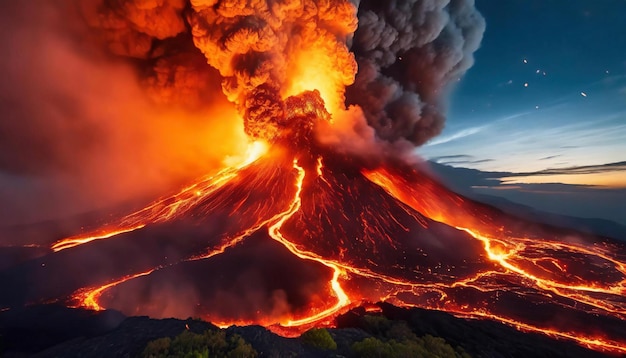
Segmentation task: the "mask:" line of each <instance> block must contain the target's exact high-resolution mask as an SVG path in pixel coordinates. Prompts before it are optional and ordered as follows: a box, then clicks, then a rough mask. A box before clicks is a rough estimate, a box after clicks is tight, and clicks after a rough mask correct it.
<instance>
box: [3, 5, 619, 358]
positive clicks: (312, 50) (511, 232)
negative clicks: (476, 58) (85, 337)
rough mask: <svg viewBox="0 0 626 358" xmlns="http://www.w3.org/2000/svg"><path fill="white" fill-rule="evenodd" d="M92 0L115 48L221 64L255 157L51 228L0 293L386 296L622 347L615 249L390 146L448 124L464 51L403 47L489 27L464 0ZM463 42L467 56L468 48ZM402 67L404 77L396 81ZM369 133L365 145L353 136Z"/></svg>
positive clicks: (29, 297) (255, 319)
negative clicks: (526, 216) (502, 202)
mask: <svg viewBox="0 0 626 358" xmlns="http://www.w3.org/2000/svg"><path fill="white" fill-rule="evenodd" d="M85 3H95V4H96V5H98V6H99V7H98V6H96V9H99V10H98V11H100V13H99V14H100V16H99V17H98V16H91V17H88V18H89V19H91V20H92V21H91V22H90V25H91V26H93V27H95V28H97V29H98V31H100V33H101V36H102V37H103V38H104V39H105V41H108V42H109V45H111V48H112V49H113V51H114V52H116V53H117V54H119V55H124V56H130V55H131V53H129V51H130V52H132V55H133V56H134V57H136V58H137V57H139V58H140V57H141V56H144V55H145V56H147V53H148V52H149V51H154V53H163V51H166V50H167V49H170V48H172V47H173V46H172V45H171V43H170V42H167V41H166V40H164V39H172V38H174V39H181V38H183V39H185V38H186V39H187V40H189V41H192V42H193V44H194V46H195V47H194V48H195V49H196V51H198V50H199V52H200V53H202V54H204V55H205V57H206V59H207V62H208V64H209V65H211V66H212V67H214V68H215V69H217V71H219V74H220V76H221V77H222V80H223V81H222V88H223V90H224V94H225V95H226V97H227V98H228V100H230V101H231V102H232V103H233V104H234V106H236V107H237V109H238V110H239V112H240V114H241V116H242V118H243V121H244V128H245V131H246V134H247V135H248V136H249V138H250V140H251V144H250V148H249V152H248V153H247V154H246V155H243V156H242V158H240V160H239V162H238V163H231V165H229V166H227V167H225V168H224V169H223V170H222V171H220V172H219V173H217V174H215V175H212V176H209V177H205V178H201V179H199V180H197V181H195V182H194V183H192V184H191V185H189V186H187V187H185V188H183V189H181V190H180V191H178V192H177V193H175V194H173V195H169V196H165V197H163V198H161V199H159V200H156V201H154V202H153V203H151V204H149V205H148V206H146V207H145V208H142V209H140V210H137V211H135V212H132V213H130V214H127V215H121V216H119V217H118V218H116V219H113V220H110V221H109V222H108V223H106V224H104V225H101V226H100V227H96V228H93V229H90V230H86V231H85V232H84V233H81V234H79V235H76V236H72V237H67V238H63V239H61V240H58V241H56V242H54V243H52V244H51V246H50V252H49V253H48V254H47V255H45V256H44V257H41V258H38V259H36V260H33V262H32V263H30V265H31V266H28V265H22V266H16V267H13V268H10V269H8V270H5V272H4V276H3V278H1V279H2V280H11V279H10V278H11V277H22V278H23V279H22V283H19V282H13V281H12V284H13V287H14V290H13V291H12V292H11V293H10V294H4V295H1V296H0V304H1V305H2V307H11V306H16V305H19V304H23V303H25V302H50V301H58V302H63V303H65V304H67V305H69V306H74V307H84V308H89V309H93V310H102V309H107V308H115V309H119V310H121V311H123V312H125V313H127V314H149V315H152V316H179V317H188V316H196V317H197V316H200V317H202V318H204V319H206V320H208V321H212V322H215V323H217V324H219V325H223V326H228V325H231V324H261V325H264V326H266V327H268V328H269V329H271V330H273V331H275V332H278V333H281V334H283V335H296V334H299V333H301V332H303V331H305V330H307V329H309V328H311V327H319V326H332V325H333V320H334V318H335V317H336V316H337V315H339V314H340V313H342V312H345V311H347V310H348V309H350V308H352V307H356V306H359V305H361V304H364V303H367V302H379V301H385V302H389V303H392V304H394V305H397V306H402V307H422V308H428V309H435V310H442V311H446V312H450V313H452V314H454V315H456V316H460V317H466V318H472V319H491V320H496V321H499V322H503V323H505V324H508V325H511V326H514V327H516V328H518V329H520V330H523V331H532V332H540V333H543V334H546V335H549V336H552V337H555V338H561V339H569V340H573V341H576V342H577V343H579V344H581V345H583V346H586V347H589V348H591V349H594V350H599V351H606V352H613V353H626V339H625V338H624V337H626V332H624V328H623V320H624V318H625V317H626V248H625V247H624V245H622V244H619V243H616V242H613V241H611V240H609V239H603V238H598V237H595V236H591V235H586V234H582V233H578V232H574V231H569V230H565V229H558V228H554V227H550V226H546V225H539V224H535V223H530V222H526V221H524V220H521V219H519V218H516V217H514V216H511V215H508V214H506V213H504V212H501V211H499V210H497V209H494V208H492V207H489V206H487V205H484V204H481V203H478V202H474V201H472V200H469V199H467V198H464V197H462V196H460V195H457V194H456V193H454V192H452V191H450V190H448V189H447V188H446V187H445V186H443V185H441V184H440V183H438V182H437V181H436V180H434V179H433V178H432V177H430V176H428V175H427V174H425V173H424V172H423V171H421V170H420V169H418V168H415V167H414V166H411V165H409V164H407V163H406V162H404V161H401V160H399V159H397V155H394V153H396V154H397V153H398V152H399V151H400V149H398V148H402V145H394V143H395V144H398V143H404V144H407V143H409V142H412V143H414V144H420V143H423V142H424V140H426V138H428V137H430V136H432V135H433V134H435V133H436V132H437V131H438V130H439V129H440V128H439V127H440V125H441V122H440V119H441V118H442V115H441V112H440V111H439V109H438V103H439V99H438V97H437V93H439V92H441V91H443V90H444V89H445V88H446V87H447V84H448V83H449V82H450V81H453V80H455V79H456V78H457V77H458V76H459V75H461V74H462V73H463V72H464V71H465V70H466V69H467V68H468V67H469V66H470V65H471V60H468V59H467V58H464V57H463V56H460V57H459V56H451V58H456V62H454V61H453V60H450V59H448V58H443V57H442V58H439V60H440V62H437V63H436V64H433V63H431V64H430V65H429V64H428V63H427V62H428V61H416V63H418V64H419V66H434V67H433V71H432V72H428V73H426V74H424V73H425V72H420V69H423V68H421V67H420V68H417V69H416V68H414V67H406V66H408V65H405V64H402V63H400V62H402V61H403V60H402V57H404V58H406V59H411V58H413V59H416V58H418V57H419V56H425V54H429V53H431V51H437V50H438V49H441V48H442V47H441V45H443V43H440V42H437V41H443V40H441V39H449V38H450V36H454V35H455V34H456V35H459V36H461V35H463V36H466V35H467V34H468V33H469V34H472V33H473V32H472V31H469V30H468V31H465V32H464V31H460V30H462V29H463V26H467V24H468V23H472V22H471V21H469V20H472V21H474V23H473V24H479V25H480V24H481V21H482V20H481V18H480V17H479V15H477V12H475V10H474V9H473V4H472V2H471V1H460V0H458V1H452V2H450V4H448V2H445V1H441V2H439V1H433V2H432V3H433V8H432V9H430V10H429V12H428V13H432V14H434V15H433V16H435V20H437V21H434V20H433V19H431V20H432V21H431V20H429V21H424V20H419V21H418V20H411V21H409V22H408V23H409V26H410V29H405V30H406V31H404V32H402V31H398V29H399V28H400V27H401V26H403V25H402V24H406V23H407V22H403V21H400V17H401V16H408V17H409V18H410V19H412V17H411V16H413V15H414V16H415V18H416V19H417V18H420V16H417V15H418V14H419V13H421V12H423V11H424V9H422V7H420V5H419V4H420V2H415V1H400V2H398V4H397V8H392V7H389V6H383V5H380V4H375V3H374V2H367V1H363V2H362V3H361V4H360V5H359V7H358V8H357V6H356V5H355V4H353V3H352V2H349V1H341V0H335V1H312V0H310V1H254V2H247V3H246V2H241V1H216V0H193V1H191V2H190V3H187V2H186V1H161V2H155V4H156V3H158V4H160V5H154V6H152V5H146V4H144V5H142V6H139V5H137V4H135V3H136V2H135V1H128V2H124V1H121V2H115V4H109V2H102V1H91V2H85ZM137 3H138V2H137ZM244 3H246V4H247V5H246V4H244ZM105 5H106V6H105ZM85 6H87V5H85ZM107 6H113V7H115V6H118V7H119V8H114V9H110V8H108V7H107ZM151 6H152V7H151ZM403 7H407V9H409V10H411V11H413V12H411V11H408V12H406V11H403ZM88 10H89V9H88ZM92 10H93V9H92ZM357 10H358V20H359V22H360V23H359V30H358V31H357V32H356V34H353V33H354V31H355V30H356V29H357ZM85 11H86V13H87V14H91V15H94V13H93V11H92V12H89V11H87V10H85ZM420 11H421V12H420ZM439 13H442V14H443V13H445V14H447V15H445V16H443V15H442V16H441V17H438V16H436V15H437V14H439ZM95 14H98V12H97V11H96V13H95ZM106 16H110V17H115V18H116V19H117V21H118V22H117V23H114V22H111V21H105V20H106ZM149 18H151V19H158V20H159V21H153V22H151V21H146V19H149ZM468 19H469V20H468ZM109 20H110V19H109ZM420 21H423V22H420ZM446 21H449V22H447V23H446ZM179 22H180V23H179ZM113 24H116V25H115V26H113ZM124 24H126V25H128V28H127V29H124V28H123V25H124ZM179 25H180V26H179ZM483 25H484V24H483ZM161 26H165V27H166V29H167V30H169V32H168V31H159V30H162V28H161ZM478 28H480V26H478ZM187 30H188V31H189V33H186V32H185V31H187ZM418 30H419V31H418ZM457 30H458V31H457ZM377 31H378V32H377ZM394 31H395V32H394ZM420 31H421V32H424V33H435V34H437V36H434V37H433V36H431V37H428V36H425V37H420V36H417V35H415V34H416V33H417V32H420ZM476 31H478V32H480V34H481V35H482V30H476ZM376 34H378V35H379V36H375V35H376ZM384 34H386V35H389V36H391V35H390V34H395V35H394V36H395V37H394V38H393V39H391V40H390V41H384V39H383V38H382V37H381V36H383V35H384ZM409 34H412V35H411V36H409ZM438 34H443V35H442V36H441V37H438ZM185 35H188V37H185ZM396 35H397V36H396ZM413 35H415V36H413ZM422 35H423V34H422ZM405 36H408V37H409V38H405ZM135 37H137V38H139V39H145V38H146V37H147V38H152V39H153V42H152V47H149V48H147V49H146V54H143V55H142V54H138V53H136V51H140V50H141V47H137V46H135V47H133V46H126V47H124V46H118V45H120V43H126V42H124V41H127V42H128V41H131V42H132V40H133V39H135ZM425 38H427V39H425ZM155 39H156V40H155ZM428 39H429V40H428ZM437 39H440V40H437ZM470 40H471V41H470ZM142 41H143V40H142ZM350 43H352V50H353V52H350V49H349V47H348V44H350ZM159 46H162V47H159ZM459 46H460V47H459V48H458V50H459V51H460V52H459V53H460V54H461V55H462V54H467V53H469V54H471V52H473V51H474V50H475V49H476V48H477V46H478V44H477V43H476V41H475V39H474V40H472V39H471V38H469V39H468V41H464V42H463V44H462V45H459ZM155 48H159V50H158V51H157V50H155ZM133 51H134V52H133ZM177 51H179V48H178V47H177ZM441 51H442V52H443V53H446V54H448V53H454V51H453V50H452V49H451V48H445V51H444V50H441ZM398 54H401V55H403V56H398ZM155 56H156V55H155ZM426 57H428V58H431V60H432V58H436V56H435V57H432V56H431V57H429V56H426ZM433 61H434V60H433ZM357 65H358V66H357ZM419 66H418V67H419ZM357 68H358V69H359V71H358V72H357ZM166 72H167V71H166ZM398 74H400V77H401V76H404V75H406V76H407V77H406V78H403V79H397V80H394V78H396V77H398ZM394 76H396V77H394ZM411 76H418V77H419V76H422V77H423V76H425V77H423V78H422V77H420V78H422V80H419V81H417V80H415V81H413V80H414V79H415V78H413V77H411ZM174 77H175V76H174ZM346 86H349V87H348V89H347V92H346ZM359 94H362V96H360V95H359ZM418 94H419V96H418ZM346 102H347V103H349V104H351V105H354V106H352V107H350V108H349V109H347V110H346V108H345V105H344V103H346ZM346 128H348V129H346ZM368 135H369V136H371V138H370V137H368ZM357 137H358V138H359V139H358V140H356V139H355V138H357ZM367 138H370V139H367ZM372 138H374V139H372ZM368 140H371V142H368ZM376 140H378V142H375V141H376ZM345 141H351V143H345ZM355 143H357V144H355ZM359 143H360V144H359ZM362 143H369V146H370V150H369V151H366V154H363V153H357V152H358V151H357V150H356V149H355V148H358V147H359V146H362ZM346 147H349V149H346ZM371 148H375V149H374V150H377V151H379V153H378V154H377V155H376V156H371V155H370V154H368V153H371V151H372V149H371ZM383 149H384V150H383ZM392 149H393V150H392ZM380 152H386V153H387V154H380ZM373 157H374V158H373ZM44 262H45V268H46V269H45V270H41V269H39V266H43V263H44ZM54 277H63V278H64V279H63V283H62V284H58V281H55V280H54V279H53V278H54ZM24 282H37V283H41V284H37V285H35V286H36V287H31V286H30V285H27V284H25V283H24ZM51 282H56V283H55V284H53V283H51Z"/></svg>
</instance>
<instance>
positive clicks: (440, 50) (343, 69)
mask: <svg viewBox="0 0 626 358" xmlns="http://www.w3.org/2000/svg"><path fill="white" fill-rule="evenodd" d="M81 4H82V5H81V8H82V9H83V13H84V14H85V16H86V18H87V19H88V23H89V25H90V26H92V27H93V28H94V29H96V30H98V32H99V33H100V38H101V39H102V40H104V41H105V43H106V44H107V46H108V48H109V49H110V50H111V51H112V52H113V53H115V54H118V55H122V56H127V57H131V58H139V59H143V60H145V63H147V64H150V63H157V64H158V65H159V69H158V70H157V69H156V68H154V69H152V70H151V71H148V72H150V74H149V75H148V77H149V79H148V80H147V81H146V82H147V83H149V84H150V85H151V86H149V87H152V88H154V87H157V88H159V87H163V82H165V81H164V78H168V79H169V87H173V88H177V87H178V82H181V81H182V82H185V79H184V78H182V79H181V78H178V72H177V70H173V69H172V68H179V66H181V64H180V63H177V61H176V60H175V59H173V58H172V56H171V55H172V53H176V55H177V56H179V57H180V58H189V57H195V56H197V55H198V52H200V53H202V54H203V55H204V57H205V62H206V63H208V65H210V66H211V67H212V68H215V69H217V71H218V72H219V74H220V76H221V85H222V90H223V93H224V94H225V96H226V97H227V98H228V100H229V101H231V102H232V103H234V104H235V105H236V107H237V109H238V111H239V112H240V114H241V115H242V117H243V118H244V127H245V131H246V133H247V134H248V135H250V136H252V137H255V138H264V139H267V140H270V141H272V140H274V139H275V138H277V137H279V135H280V134H281V133H282V132H283V131H284V130H285V128H287V127H288V126H289V125H290V120H289V116H288V115H287V114H286V113H285V112H286V110H287V109H286V108H285V99H286V98H288V97H289V96H293V95H298V94H300V93H301V92H304V91H307V90H308V91H313V90H318V91H320V92H321V94H320V95H321V97H322V98H323V99H324V101H325V102H326V106H327V108H328V109H329V112H330V113H331V114H333V115H335V116H338V117H341V116H346V114H345V113H342V112H345V110H346V105H348V106H350V105H356V106H357V107H358V108H360V110H357V111H355V113H353V114H351V115H350V116H357V117H364V118H365V119H366V121H367V124H368V125H369V126H371V127H372V128H373V129H374V131H375V133H374V134H373V135H370V134H368V131H367V130H363V128H362V129H360V130H358V129H357V130H355V129H354V128H352V129H351V130H353V131H356V132H358V133H361V134H360V135H361V136H362V137H366V139H365V140H367V141H371V140H382V141H387V142H391V143H394V142H398V141H409V142H410V143H413V144H414V145H421V144H423V143H425V142H426V141H427V140H428V139H430V138H432V137H433V136H435V135H437V134H438V133H439V132H440V131H441V129H442V128H443V125H444V120H445V115H444V114H445V106H446V97H447V96H446V95H447V93H448V92H449V89H450V88H451V85H452V84H453V83H455V82H457V81H458V80H459V79H460V77H461V76H462V75H463V74H464V73H465V71H467V69H468V68H470V67H471V65H472V63H473V53H474V52H475V51H476V50H477V49H478V47H479V45H480V41H481V39H482V34H483V32H484V29H485V22H484V19H483V18H482V17H481V15H480V14H479V13H478V11H477V10H476V9H475V7H474V1H473V0H452V1H450V0H427V1H418V0H400V1H390V2H379V1H370V0H364V1H355V0H353V1H348V0H332V1H320V0H306V1H287V0H283V1H276V0H258V1H240V0H225V1H218V0H191V1H189V2H187V1H184V0H160V1H152V2H145V1H139V0H116V1H113V0H89V1H87V2H81ZM357 24H358V27H357ZM355 31H356V32H355ZM173 43H175V44H178V45H176V46H173V45H172V44H173ZM191 43H193V46H190V44H191ZM180 44H186V47H185V46H181V45H180ZM183 53H184V55H183ZM195 58H196V59H197V57H195ZM165 59H167V60H165ZM357 63H358V71H357ZM183 67H185V66H183ZM188 67H189V66H187V67H186V68H188ZM192 67H193V66H192ZM201 67H202V66H198V67H197V68H195V69H194V70H199V69H200V68H201ZM204 71H208V69H204ZM188 72H189V73H194V71H193V70H190V71H188ZM320 72H324V74H322V76H323V77H324V82H327V83H323V84H319V83H315V81H316V78H315V77H319V76H320ZM183 77H184V76H183ZM355 79H356V81H355ZM328 82H330V83H328ZM303 83H304V84H303ZM346 86H348V88H347V98H346V95H345V91H346ZM166 87H167V86H166ZM183 87H186V88H188V87H189V86H188V85H187V86H183ZM170 92H174V93H176V92H177V91H170ZM179 97H181V98H170V99H172V100H182V99H185V98H188V97H194V91H188V92H187V93H185V95H184V96H179ZM194 98H196V100H199V101H201V98H202V97H201V96H197V95H196V96H195V97H194ZM360 120H362V118H361V119H360ZM358 121H359V120H356V121H354V122H358ZM355 125H358V124H355ZM337 130H342V129H340V128H339V129H337ZM367 137H370V138H367ZM361 140H363V138H361Z"/></svg>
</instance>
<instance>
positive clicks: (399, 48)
mask: <svg viewBox="0 0 626 358" xmlns="http://www.w3.org/2000/svg"><path fill="white" fill-rule="evenodd" d="M358 16H359V28H358V30H357V31H356V33H355V37H354V44H353V46H352V51H353V52H354V54H355V55H356V59H357V62H358V64H359V71H358V73H357V76H356V81H355V83H354V85H352V86H350V87H349V88H348V90H347V92H346V97H347V103H348V104H355V105H359V106H360V107H361V108H362V109H363V112H364V115H365V117H366V118H367V122H368V123H369V125H370V126H372V127H373V128H374V129H375V130H376V135H377V136H378V138H380V139H383V140H387V141H391V142H395V141H398V140H401V139H406V140H408V141H410V142H412V143H414V144H415V145H421V144H424V143H425V142H426V141H428V140H429V139H430V138H432V137H434V136H436V135H437V134H439V133H440V132H441V130H442V129H443V126H444V121H445V106H446V103H445V102H446V98H447V94H448V91H449V90H450V87H451V85H452V84H453V83H455V82H457V81H458V80H459V79H460V77H461V76H462V75H463V74H464V73H465V71H467V70H468V69H469V68H470V67H471V66H472V64H473V61H474V58H473V53H474V52H475V51H476V50H477V49H478V47H479V45H480V42H481V40H482V36H483V32H484V30H485V21H484V19H483V17H482V16H481V15H480V14H479V13H478V11H477V10H476V8H475V7H474V0H395V1H373V0H371V1H369V0H364V1H362V2H361V4H360V7H359V13H358Z"/></svg>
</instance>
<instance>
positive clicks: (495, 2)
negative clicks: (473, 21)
mask: <svg viewBox="0 0 626 358" xmlns="http://www.w3.org/2000/svg"><path fill="white" fill-rule="evenodd" d="M476 6H477V7H478V9H479V10H480V11H481V13H482V14H483V15H484V17H485V18H486V21H487V31H486V33H485V37H484V39H483V42H482V47H481V49H480V50H479V51H478V52H477V53H476V63H475V65H474V67H473V68H472V69H470V71H469V72H468V73H467V75H466V76H465V77H464V79H463V80H462V81H461V83H460V84H459V86H458V87H457V88H456V90H455V91H454V93H453V95H452V97H451V100H450V109H449V114H448V121H447V126H446V129H445V130H444V132H443V133H442V134H441V135H440V136H438V137H436V138H434V139H433V140H431V141H430V142H429V143H428V144H427V145H425V146H424V147H422V148H420V149H419V153H420V154H421V155H423V156H425V157H426V158H430V159H434V160H436V161H438V162H440V163H447V164H449V165H453V166H459V167H468V168H475V169H479V170H488V171H510V172H531V171H538V170H543V169H547V168H568V167H575V166H586V165H601V164H606V163H614V162H621V161H626V1H624V0H594V1H591V0H477V1H476ZM607 175H612V176H614V177H615V178H617V177H620V180H619V181H620V182H623V183H624V186H626V172H624V171H621V172H612V173H607ZM615 178H614V179H615ZM561 179H562V178H561ZM544 180H545V178H544ZM586 180H590V181H591V182H589V183H588V184H598V183H595V182H593V181H595V179H592V178H587V179H586ZM557 181H561V180H557ZM579 184H580V183H579Z"/></svg>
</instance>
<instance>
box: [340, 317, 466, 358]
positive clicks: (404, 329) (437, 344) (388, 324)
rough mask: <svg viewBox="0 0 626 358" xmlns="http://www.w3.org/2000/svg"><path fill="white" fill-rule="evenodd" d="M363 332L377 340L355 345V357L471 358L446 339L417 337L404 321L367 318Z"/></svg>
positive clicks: (371, 339) (370, 339)
mask: <svg viewBox="0 0 626 358" xmlns="http://www.w3.org/2000/svg"><path fill="white" fill-rule="evenodd" d="M361 323H362V328H363V329H364V330H366V331H367V332H368V333H370V334H372V335H374V336H375V337H370V338H366V339H364V340H362V341H360V342H356V343H354V344H352V352H353V353H354V355H355V356H356V357H368V358H387V357H389V358H391V357H423V358H469V357H470V356H469V354H467V353H466V352H465V351H464V350H463V349H462V348H460V347H459V348H457V349H456V350H455V349H454V348H452V346H450V345H449V344H447V343H446V341H445V340H444V339H443V338H439V337H433V336H431V335H426V336H424V337H421V338H420V337H417V336H416V335H415V333H413V331H412V330H411V328H410V327H409V326H408V325H407V323H406V322H404V321H391V320H389V319H387V318H386V317H384V316H364V317H363V319H362V322H361Z"/></svg>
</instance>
